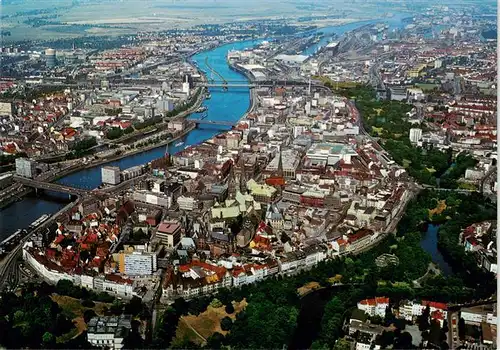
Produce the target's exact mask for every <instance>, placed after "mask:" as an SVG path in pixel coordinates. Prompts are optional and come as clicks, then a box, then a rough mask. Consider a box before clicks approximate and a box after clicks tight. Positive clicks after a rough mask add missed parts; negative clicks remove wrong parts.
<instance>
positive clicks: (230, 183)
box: [227, 163, 236, 199]
mask: <svg viewBox="0 0 500 350" xmlns="http://www.w3.org/2000/svg"><path fill="white" fill-rule="evenodd" d="M235 166H236V164H234V163H233V164H231V169H230V170H229V175H228V180H227V190H228V192H229V198H230V199H234V197H235V196H236V178H235V177H236V176H235V174H234V168H235Z"/></svg>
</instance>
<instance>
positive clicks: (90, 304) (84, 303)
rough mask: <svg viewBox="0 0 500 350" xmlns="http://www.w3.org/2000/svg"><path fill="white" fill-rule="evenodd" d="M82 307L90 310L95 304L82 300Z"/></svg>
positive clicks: (88, 300)
mask: <svg viewBox="0 0 500 350" xmlns="http://www.w3.org/2000/svg"><path fill="white" fill-rule="evenodd" d="M82 306H84V307H88V308H92V307H94V306H95V303H94V302H93V301H92V300H90V299H84V300H82Z"/></svg>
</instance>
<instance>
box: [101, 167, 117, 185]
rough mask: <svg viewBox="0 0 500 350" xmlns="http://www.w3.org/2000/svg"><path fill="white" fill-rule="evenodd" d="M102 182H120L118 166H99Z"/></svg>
mask: <svg viewBox="0 0 500 350" xmlns="http://www.w3.org/2000/svg"><path fill="white" fill-rule="evenodd" d="M101 176H102V183H104V184H108V185H118V184H119V183H120V168H119V167H117V166H103V167H102V168H101Z"/></svg>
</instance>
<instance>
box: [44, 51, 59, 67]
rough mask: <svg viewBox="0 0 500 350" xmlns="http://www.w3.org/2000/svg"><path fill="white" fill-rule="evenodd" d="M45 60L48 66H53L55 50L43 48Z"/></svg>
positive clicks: (54, 64)
mask: <svg viewBox="0 0 500 350" xmlns="http://www.w3.org/2000/svg"><path fill="white" fill-rule="evenodd" d="M45 60H46V64H47V67H48V68H53V67H55V66H56V63H57V62H56V50H54V49H47V50H45Z"/></svg>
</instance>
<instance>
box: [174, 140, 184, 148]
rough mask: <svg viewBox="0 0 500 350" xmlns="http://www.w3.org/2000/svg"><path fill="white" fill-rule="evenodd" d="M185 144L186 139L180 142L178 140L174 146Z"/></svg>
mask: <svg viewBox="0 0 500 350" xmlns="http://www.w3.org/2000/svg"><path fill="white" fill-rule="evenodd" d="M183 144H184V141H180V142H177V143H176V144H175V145H174V146H175V147H179V146H182V145H183Z"/></svg>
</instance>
